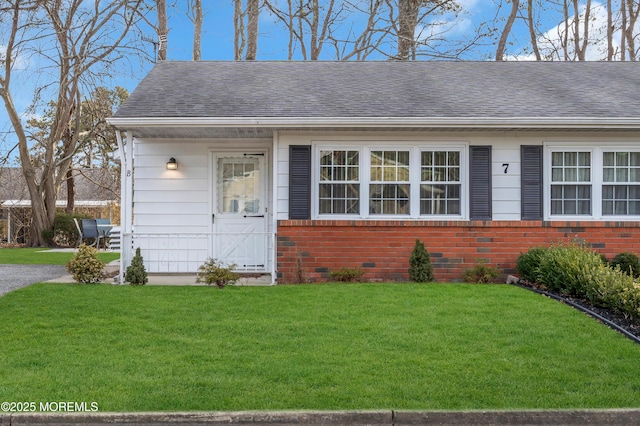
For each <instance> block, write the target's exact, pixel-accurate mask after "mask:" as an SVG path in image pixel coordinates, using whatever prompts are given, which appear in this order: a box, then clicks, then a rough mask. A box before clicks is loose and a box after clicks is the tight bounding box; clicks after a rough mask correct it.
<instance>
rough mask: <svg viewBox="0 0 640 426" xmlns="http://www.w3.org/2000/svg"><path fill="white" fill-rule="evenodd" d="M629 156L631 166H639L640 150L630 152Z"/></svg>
mask: <svg viewBox="0 0 640 426" xmlns="http://www.w3.org/2000/svg"><path fill="white" fill-rule="evenodd" d="M629 157H630V161H629V162H630V163H631V164H630V165H631V166H640V152H632V153H630V154H629Z"/></svg>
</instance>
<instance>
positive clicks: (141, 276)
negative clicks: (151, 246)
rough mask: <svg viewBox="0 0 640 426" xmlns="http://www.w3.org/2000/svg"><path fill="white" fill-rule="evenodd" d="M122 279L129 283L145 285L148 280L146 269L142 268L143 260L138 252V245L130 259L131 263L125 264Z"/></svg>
mask: <svg viewBox="0 0 640 426" xmlns="http://www.w3.org/2000/svg"><path fill="white" fill-rule="evenodd" d="M124 280H125V281H126V282H128V283H131V285H145V284H146V283H147V281H149V279H148V278H147V270H146V269H145V268H144V260H143V259H142V255H141V254H140V247H138V248H137V249H136V255H135V256H133V259H131V265H129V266H127V270H126V271H125V273H124Z"/></svg>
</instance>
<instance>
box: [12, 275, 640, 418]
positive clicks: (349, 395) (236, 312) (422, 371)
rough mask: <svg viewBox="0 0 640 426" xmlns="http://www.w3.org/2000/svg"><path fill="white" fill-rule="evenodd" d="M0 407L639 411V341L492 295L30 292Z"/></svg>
mask: <svg viewBox="0 0 640 426" xmlns="http://www.w3.org/2000/svg"><path fill="white" fill-rule="evenodd" d="M0 330H2V333H0V365H2V368H1V369H0V399H1V400H8V401H86V402H96V403H97V404H98V405H99V409H100V411H169V410H171V411H191V410H253V409H256V410H262V409H275V410H284V409H320V410H323V409H376V408H379V409H421V410H434V409H527V408H531V409H533V408H615V407H640V345H638V344H635V343H633V342H631V341H629V340H627V339H626V338H624V337H622V336H621V335H619V334H617V333H616V332H614V331H612V330H610V329H608V328H606V327H605V326H603V325H601V324H599V323H598V322H596V321H595V320H593V319H592V318H590V317H588V316H586V315H584V314H582V313H579V312H578V311H576V310H573V309H571V308H569V307H567V306H565V305H563V304H561V303H558V302H556V301H553V300H550V299H547V298H544V297H541V296H539V295H536V294H533V293H531V292H528V291H526V290H523V289H520V288H516V287H512V286H507V285H465V284H426V285H425V284H341V285H332V284H326V285H300V286H276V287H228V288H226V289H224V290H218V289H216V288H207V287H152V286H147V287H130V286H111V285H63V284H37V285H33V286H30V287H27V288H24V289H21V290H18V291H14V292H12V293H9V294H7V295H5V296H3V297H1V298H0Z"/></svg>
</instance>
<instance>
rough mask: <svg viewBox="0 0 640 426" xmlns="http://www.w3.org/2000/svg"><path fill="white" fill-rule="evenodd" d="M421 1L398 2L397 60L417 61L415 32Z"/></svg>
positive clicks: (403, 0)
mask: <svg viewBox="0 0 640 426" xmlns="http://www.w3.org/2000/svg"><path fill="white" fill-rule="evenodd" d="M420 3H421V1H420V0H399V1H398V26H399V28H398V55H397V59H400V60H403V61H404V60H407V59H415V32H416V25H417V23H418V22H417V21H418V12H419V10H420Z"/></svg>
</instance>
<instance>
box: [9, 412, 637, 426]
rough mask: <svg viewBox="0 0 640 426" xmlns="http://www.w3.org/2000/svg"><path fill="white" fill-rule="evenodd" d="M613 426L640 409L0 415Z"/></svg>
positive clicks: (32, 423)
mask: <svg viewBox="0 0 640 426" xmlns="http://www.w3.org/2000/svg"><path fill="white" fill-rule="evenodd" d="M76 424H82V425H89V426H91V425H105V424H109V425H123V426H124V425H133V424H135V425H170V424H182V425H212V424H225V425H247V424H266V425H300V424H304V425H392V426H398V425H417V424H430V425H468V424H475V425H550V424H563V425H584V424H591V425H612V424H619V425H623V424H640V409H612V410H522V411H498V410H494V411H491V410H488V411H410V410H406V411H404V410H398V411H395V410H378V411H240V412H193V413H184V412H182V413H171V412H167V413H18V414H0V426H9V425H10V426H20V425H24V426H27V425H28V426H40V425H42V426H44V425H47V426H51V425H76Z"/></svg>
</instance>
